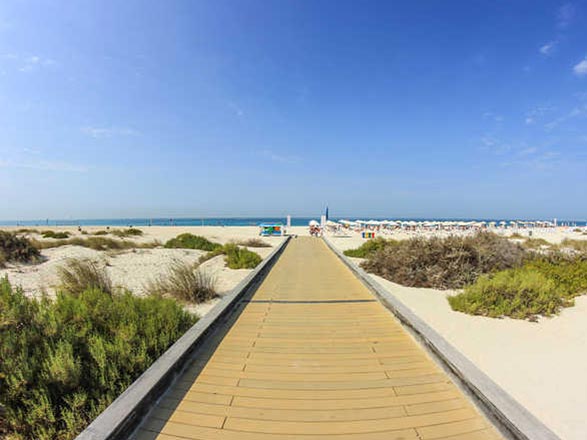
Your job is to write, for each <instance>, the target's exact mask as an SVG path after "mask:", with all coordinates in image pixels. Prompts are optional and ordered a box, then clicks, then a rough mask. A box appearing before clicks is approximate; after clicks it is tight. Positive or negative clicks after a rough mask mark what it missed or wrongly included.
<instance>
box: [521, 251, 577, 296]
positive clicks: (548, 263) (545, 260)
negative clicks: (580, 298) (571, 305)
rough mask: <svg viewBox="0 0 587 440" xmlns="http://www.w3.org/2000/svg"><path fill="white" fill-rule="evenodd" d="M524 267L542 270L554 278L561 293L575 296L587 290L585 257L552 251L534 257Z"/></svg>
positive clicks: (541, 271) (544, 273) (548, 276)
mask: <svg viewBox="0 0 587 440" xmlns="http://www.w3.org/2000/svg"><path fill="white" fill-rule="evenodd" d="M524 267H526V268H528V269H530V270H535V271H537V272H540V273H541V274H543V275H544V276H546V277H547V278H548V279H550V280H553V281H554V282H555V283H556V286H557V291H558V292H559V293H560V294H561V295H564V296H567V297H574V296H577V295H581V294H583V293H585V292H587V259H586V258H585V257H578V258H575V257H570V256H567V255H564V254H560V253H552V254H550V255H547V256H543V257H539V258H534V259H532V260H530V261H528V262H527V263H526V264H525V266H524Z"/></svg>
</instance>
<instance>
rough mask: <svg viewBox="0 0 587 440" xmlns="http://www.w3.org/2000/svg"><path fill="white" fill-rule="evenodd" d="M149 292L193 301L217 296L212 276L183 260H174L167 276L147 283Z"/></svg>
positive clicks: (203, 300)
mask: <svg viewBox="0 0 587 440" xmlns="http://www.w3.org/2000/svg"><path fill="white" fill-rule="evenodd" d="M147 292H149V293H150V294H151V295H156V296H161V297H173V298H176V299H179V300H181V301H188V302H192V303H201V302H206V301H209V300H211V299H212V298H214V297H215V296H216V291H215V290H214V279H213V278H212V276H210V275H209V274H206V273H204V272H202V271H200V270H198V269H197V268H196V269H195V270H194V268H193V267H192V266H190V265H188V264H185V263H183V262H181V261H174V262H173V264H172V265H171V267H170V268H169V271H168V273H167V275H166V276H164V277H160V278H159V279H157V280H156V281H153V282H151V283H149V284H147Z"/></svg>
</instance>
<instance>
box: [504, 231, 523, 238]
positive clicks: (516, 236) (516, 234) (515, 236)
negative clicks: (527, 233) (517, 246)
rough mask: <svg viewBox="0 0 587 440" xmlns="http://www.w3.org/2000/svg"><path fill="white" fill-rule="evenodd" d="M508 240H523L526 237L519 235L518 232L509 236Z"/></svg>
mask: <svg viewBox="0 0 587 440" xmlns="http://www.w3.org/2000/svg"><path fill="white" fill-rule="evenodd" d="M508 238H515V239H525V238H527V237H524V236H523V235H522V234H520V233H519V232H514V233H513V234H512V235H510V236H509V237H508Z"/></svg>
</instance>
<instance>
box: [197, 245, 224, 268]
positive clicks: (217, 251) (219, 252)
mask: <svg viewBox="0 0 587 440" xmlns="http://www.w3.org/2000/svg"><path fill="white" fill-rule="evenodd" d="M218 255H224V246H220V247H218V248H216V249H214V250H213V251H210V252H207V253H206V254H204V255H202V256H201V257H200V260H199V261H200V264H201V263H204V262H206V261H208V260H210V259H212V258H214V257H217V256H218Z"/></svg>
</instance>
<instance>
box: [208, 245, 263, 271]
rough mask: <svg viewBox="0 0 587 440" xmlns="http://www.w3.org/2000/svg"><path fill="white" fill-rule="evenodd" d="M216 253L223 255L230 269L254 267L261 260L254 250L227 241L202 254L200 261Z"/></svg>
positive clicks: (216, 254) (214, 255)
mask: <svg viewBox="0 0 587 440" xmlns="http://www.w3.org/2000/svg"><path fill="white" fill-rule="evenodd" d="M218 255H225V258H224V261H225V262H226V265H227V266H228V267H229V268H230V269H254V268H255V267H257V265H258V264H259V263H260V262H261V261H263V259H262V258H261V256H260V255H259V254H257V253H256V252H253V251H250V250H248V249H245V248H241V247H238V246H237V245H236V244H234V243H227V244H225V245H224V246H221V247H218V248H216V249H214V250H212V251H210V252H208V253H207V254H206V255H202V256H201V257H200V263H203V262H204V261H208V260H209V259H210V258H213V257H216V256H218Z"/></svg>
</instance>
